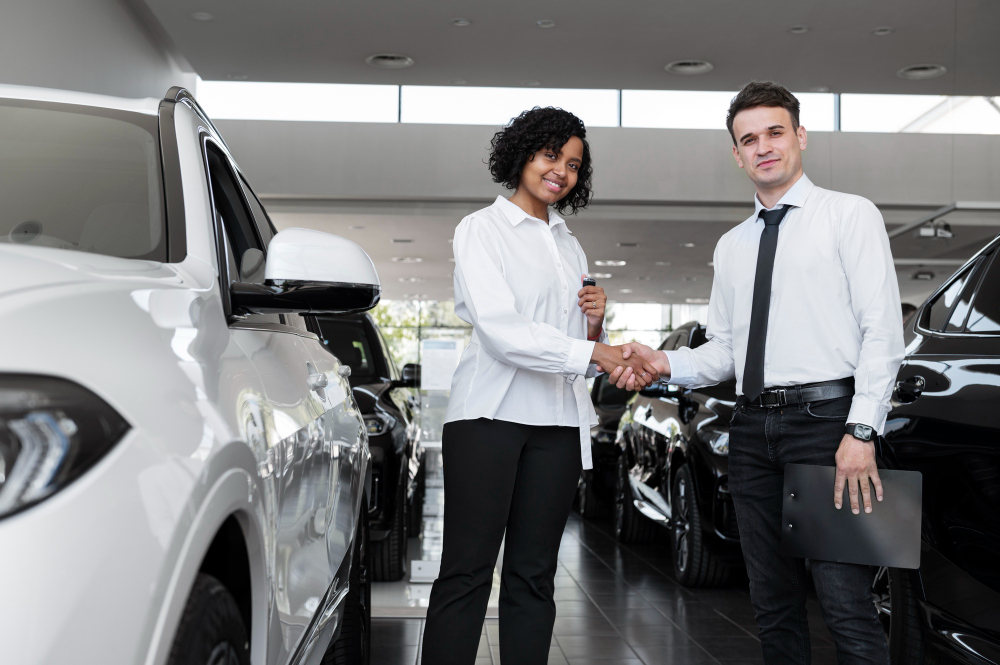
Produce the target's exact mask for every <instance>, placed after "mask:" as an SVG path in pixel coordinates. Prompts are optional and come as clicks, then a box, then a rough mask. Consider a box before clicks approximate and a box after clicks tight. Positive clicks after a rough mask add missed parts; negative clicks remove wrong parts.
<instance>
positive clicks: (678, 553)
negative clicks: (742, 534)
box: [670, 464, 731, 588]
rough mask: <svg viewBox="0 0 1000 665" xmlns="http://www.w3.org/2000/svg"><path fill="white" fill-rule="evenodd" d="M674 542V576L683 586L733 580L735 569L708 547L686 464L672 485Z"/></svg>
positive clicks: (717, 583) (671, 528)
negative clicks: (720, 559)
mask: <svg viewBox="0 0 1000 665" xmlns="http://www.w3.org/2000/svg"><path fill="white" fill-rule="evenodd" d="M670 498H671V501H670V508H671V512H672V515H671V520H670V522H671V526H670V544H671V551H672V553H673V561H674V577H676V578H677V581H678V582H680V584H681V586H685V587H689V588H694V587H717V586H723V585H725V584H728V583H729V580H730V576H731V575H730V573H731V570H730V568H729V567H728V566H726V565H725V564H723V563H722V562H721V561H719V560H718V557H716V556H715V555H714V554H713V553H712V552H710V551H709V550H708V548H707V547H705V541H704V533H703V532H702V529H701V507H700V506H699V505H698V499H697V495H696V494H695V492H694V485H693V484H692V482H691V470H690V468H689V467H688V465H687V464H682V465H681V467H680V468H679V469H677V473H676V474H675V475H674V481H673V483H672V486H671V496H670Z"/></svg>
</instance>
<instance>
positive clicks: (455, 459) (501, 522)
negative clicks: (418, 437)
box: [422, 418, 581, 665]
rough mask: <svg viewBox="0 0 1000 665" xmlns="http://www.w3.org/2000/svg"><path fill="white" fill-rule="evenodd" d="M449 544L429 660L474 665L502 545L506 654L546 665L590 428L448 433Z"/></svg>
mask: <svg viewBox="0 0 1000 665" xmlns="http://www.w3.org/2000/svg"><path fill="white" fill-rule="evenodd" d="M441 454H442V460H443V463H444V545H443V550H442V553H441V573H440V575H439V576H438V579H437V581H435V582H434V587H433V589H431V599H430V606H429V607H428V608H427V625H426V627H425V629H424V646H423V656H422V659H423V660H422V662H423V663H424V665H472V664H473V663H475V660H476V651H477V649H478V646H479V636H480V635H481V634H482V630H483V620H484V619H485V618H486V605H487V601H488V600H489V597H490V587H491V586H492V582H493V568H494V566H496V561H497V555H498V554H499V552H500V543H501V541H502V540H503V538H504V531H505V530H506V533H507V543H506V546H505V547H504V556H503V571H502V575H501V579H500V659H501V661H502V662H504V663H515V664H516V665H545V663H547V662H548V658H549V645H550V643H551V641H552V627H553V625H554V624H555V619H556V605H555V601H554V600H553V599H552V594H553V591H554V588H553V582H554V578H555V574H556V563H557V557H558V554H559V543H560V541H561V540H562V534H563V529H564V528H565V527H566V520H567V519H568V518H569V511H570V508H571V506H572V504H573V495H574V492H575V491H576V486H577V482H578V481H579V479H580V467H581V463H580V430H579V429H577V428H575V427H542V426H533V425H518V424H516V423H510V422H505V421H502V420H488V419H486V418H480V419H479V420H461V421H458V422H452V423H448V424H446V425H445V426H444V432H443V434H442V450H441Z"/></svg>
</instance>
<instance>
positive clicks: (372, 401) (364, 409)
mask: <svg viewBox="0 0 1000 665" xmlns="http://www.w3.org/2000/svg"><path fill="white" fill-rule="evenodd" d="M389 385H390V384H389V383H388V382H386V381H379V382H378V383H363V384H360V385H357V386H354V401H355V402H357V403H358V409H360V411H361V413H374V412H375V405H376V404H378V401H379V400H380V399H381V398H382V393H384V392H385V391H386V390H388V389H389Z"/></svg>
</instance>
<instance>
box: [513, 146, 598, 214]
mask: <svg viewBox="0 0 1000 665" xmlns="http://www.w3.org/2000/svg"><path fill="white" fill-rule="evenodd" d="M581 166H583V141H581V140H580V137H578V136H571V137H570V139H569V140H568V141H566V144H565V145H564V146H563V147H562V149H561V150H559V151H558V152H557V151H555V150H553V149H552V148H542V149H541V150H539V151H538V152H536V153H535V154H533V155H532V156H530V157H529V158H528V161H527V162H525V163H524V169H523V170H522V171H521V182H520V183H519V184H518V187H517V189H518V192H516V193H515V196H516V195H517V193H524V194H528V195H529V196H531V197H532V198H534V199H537V200H538V201H540V202H543V203H544V204H545V205H546V206H550V205H552V204H554V203H556V202H557V201H559V200H560V199H562V198H564V197H565V196H566V195H567V194H569V193H570V192H571V191H572V190H573V187H575V186H576V181H577V178H578V177H579V171H580V167H581Z"/></svg>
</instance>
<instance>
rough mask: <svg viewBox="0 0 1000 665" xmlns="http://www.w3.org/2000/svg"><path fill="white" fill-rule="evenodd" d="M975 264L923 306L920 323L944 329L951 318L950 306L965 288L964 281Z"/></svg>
mask: <svg viewBox="0 0 1000 665" xmlns="http://www.w3.org/2000/svg"><path fill="white" fill-rule="evenodd" d="M976 265H977V264H976V263H974V264H972V265H971V266H969V267H968V268H966V269H965V271H963V272H962V274H961V275H960V276H959V277H958V279H956V280H954V281H953V282H952V283H951V284H949V285H948V288H946V289H945V290H944V291H942V292H941V293H940V294H938V296H937V298H935V299H934V301H933V302H932V303H930V304H929V305H928V306H927V307H925V308H924V312H923V315H922V319H923V321H922V324H923V326H924V327H925V328H927V329H928V330H936V331H942V330H944V329H945V326H946V325H947V323H948V321H949V319H950V318H951V313H952V307H954V305H955V303H956V302H957V301H958V300H959V297H960V296H961V294H962V291H963V290H964V289H965V285H966V282H968V281H969V277H970V275H971V274H972V272H973V271H974V270H975V268H976Z"/></svg>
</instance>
